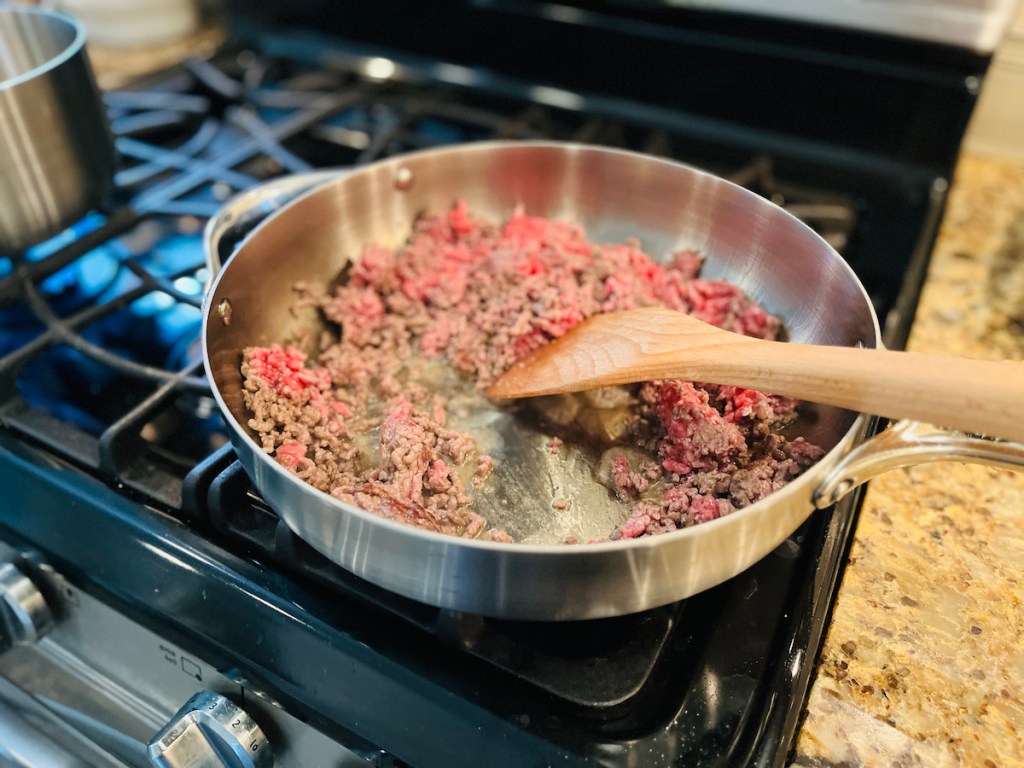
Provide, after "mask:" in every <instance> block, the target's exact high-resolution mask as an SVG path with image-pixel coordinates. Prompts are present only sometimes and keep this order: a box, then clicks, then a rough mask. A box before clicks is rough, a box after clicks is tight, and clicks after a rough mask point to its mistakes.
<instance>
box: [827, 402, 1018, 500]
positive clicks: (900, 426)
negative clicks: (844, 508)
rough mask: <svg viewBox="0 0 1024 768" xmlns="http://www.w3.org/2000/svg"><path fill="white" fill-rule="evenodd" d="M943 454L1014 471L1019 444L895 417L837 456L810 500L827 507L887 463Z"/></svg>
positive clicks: (889, 466) (910, 462) (914, 462)
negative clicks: (851, 448)
mask: <svg viewBox="0 0 1024 768" xmlns="http://www.w3.org/2000/svg"><path fill="white" fill-rule="evenodd" d="M949 460H958V461H965V462H968V463H970V464H984V465H986V466H989V467H997V468H999V469H1009V470H1011V471H1020V470H1021V469H1024V444H1021V443H1015V442H1011V441H1008V440H994V439H990V438H986V437H977V436H972V435H967V434H964V433H963V432H955V431H953V430H948V429H941V428H939V427H933V426H931V425H929V424H922V423H921V422H917V421H898V422H896V423H895V424H893V425H892V426H891V427H889V428H888V429H886V430H884V431H883V432H880V433H879V434H877V435H875V436H874V437H872V438H870V439H869V440H867V441H866V442H864V443H862V444H860V445H859V446H857V447H856V448H854V449H853V450H852V451H850V452H849V453H848V454H846V455H845V456H843V457H842V458H841V459H840V460H839V462H838V463H837V464H836V465H835V466H834V467H832V469H831V470H829V472H828V474H826V475H825V479H824V480H823V481H822V482H821V484H820V485H819V486H818V488H817V489H816V490H815V492H814V505H815V506H816V507H817V508H818V509H823V508H825V507H828V506H830V505H832V504H834V503H835V502H837V501H839V499H841V498H842V497H843V496H845V495H846V494H847V493H849V492H850V491H851V490H853V489H854V488H856V487H857V486H858V485H861V484H863V483H866V482H867V481H868V480H870V479H871V478H873V477H876V476H878V475H880V474H882V473H883V472H888V471H889V470H890V469H898V468H899V467H911V466H914V465H917V464H927V463H928V462H932V461H949Z"/></svg>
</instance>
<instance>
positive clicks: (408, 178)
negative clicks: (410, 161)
mask: <svg viewBox="0 0 1024 768" xmlns="http://www.w3.org/2000/svg"><path fill="white" fill-rule="evenodd" d="M415 181H416V177H415V176H413V174H412V171H411V170H409V169H408V168H406V167H405V166H403V167H401V168H399V169H398V170H397V171H395V189H397V190H398V191H399V192H405V191H406V190H408V189H412V185H413V182H415Z"/></svg>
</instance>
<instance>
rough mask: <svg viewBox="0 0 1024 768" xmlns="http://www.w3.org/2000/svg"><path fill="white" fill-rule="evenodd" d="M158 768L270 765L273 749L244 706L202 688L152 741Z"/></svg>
mask: <svg viewBox="0 0 1024 768" xmlns="http://www.w3.org/2000/svg"><path fill="white" fill-rule="evenodd" d="M149 761H150V763H151V764H152V765H154V766H158V768H271V766H273V764H274V754H273V750H271V748H270V744H269V743H268V742H267V738H266V736H264V735H263V731H262V730H261V729H260V727H259V726H258V725H256V723H255V722H254V721H253V719H252V718H251V717H249V715H248V713H247V712H245V710H243V709H242V708H240V707H238V706H236V705H235V704H233V703H232V702H230V701H228V700H227V699H225V698H224V697H223V696H220V695H218V694H216V693H211V692H210V691H200V692H199V693H197V694H196V695H195V696H193V697H192V698H191V699H189V700H188V701H187V702H185V706H183V707H182V708H181V709H179V710H178V712H177V714H176V715H175V716H174V717H173V718H172V719H171V722H170V723H168V724H167V725H166V726H165V727H164V728H163V729H162V730H161V731H160V732H159V733H158V734H157V735H156V736H154V737H153V740H152V741H150V742H149Z"/></svg>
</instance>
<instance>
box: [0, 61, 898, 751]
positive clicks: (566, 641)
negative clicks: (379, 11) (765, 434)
mask: <svg viewBox="0 0 1024 768" xmlns="http://www.w3.org/2000/svg"><path fill="white" fill-rule="evenodd" d="M271 48H272V46H271ZM261 50H263V51H264V52H263V53H255V52H253V51H252V50H248V49H234V50H231V51H229V52H227V53H224V54H221V55H219V56H218V57H216V58H215V59H214V60H212V61H210V62H207V61H189V62H186V63H185V64H183V65H182V66H180V67H177V68H175V69H174V70H172V71H170V72H167V73H162V74H161V75H159V76H156V77H154V78H151V79H149V80H147V81H145V82H143V83H140V84H139V85H138V86H137V87H136V88H133V89H130V90H125V91H118V92H113V93H109V94H107V96H106V98H107V104H108V108H109V112H110V115H111V120H112V126H113V129H114V131H115V133H116V135H117V148H118V150H119V153H120V156H121V159H122V165H121V169H120V170H119V172H118V174H117V178H116V182H117V192H116V195H115V196H114V198H113V200H112V201H111V205H110V208H109V209H108V210H104V211H99V212H95V213H93V214H90V215H89V216H87V217H86V218H85V219H83V220H82V221H81V222H79V223H78V224H76V225H75V226H74V227H72V228H71V229H70V230H69V231H68V232H66V233H63V234H62V235H59V236H58V237H56V238H54V239H53V240H51V241H49V242H47V243H44V244H42V245H40V246H37V247H35V248H32V249H30V250H29V251H27V252H25V253H22V254H18V255H15V256H12V257H3V258H2V259H0V323H2V324H3V326H4V327H5V328H6V329H8V333H6V334H5V335H4V337H3V339H2V340H0V423H2V424H3V426H4V427H5V428H6V430H8V431H9V432H10V433H12V434H17V435H18V436H19V437H20V438H21V439H23V440H24V441H26V442H27V443H31V444H34V445H36V446H41V447H43V448H45V450H46V451H48V452H50V453H52V454H53V455H54V456H56V457H59V458H60V459H62V460H64V461H66V462H69V463H70V464H72V465H73V466H75V467H77V468H78V469H79V470H82V471H84V472H87V473H89V474H91V475H93V476H96V477H98V478H100V479H101V480H103V481H104V482H106V483H107V484H109V485H110V486H112V487H114V488H117V489H119V490H120V492H122V493H123V494H125V495H126V496H129V497H131V498H134V499H136V500H138V501H139V502H141V503H143V504H146V505H147V506H149V507H151V508H155V509H158V510H160V511H162V512H165V513H167V514H170V515H172V516H173V517H176V518H178V519H180V520H183V521H184V522H186V523H188V524H189V525H191V526H193V527H194V528H195V529H196V530H198V531H200V532H204V533H206V534H208V535H210V536H211V537H212V538H214V539H215V540H216V541H218V542H221V543H223V544H224V546H225V547H227V548H229V549H231V550H232V551H234V552H236V553H238V554H241V555H242V556H245V557H248V558H251V559H254V560H258V561H261V562H266V561H269V562H272V563H274V564H275V565H274V566H272V567H275V568H282V569H284V570H285V571H287V572H290V573H293V574H297V575H299V576H300V577H302V578H304V579H305V580H307V581H308V582H309V583H311V584H315V585H318V588H322V589H324V590H328V591H329V593H330V594H331V595H332V596H333V595H337V596H338V598H339V599H343V600H351V601H352V604H353V606H354V610H371V611H374V612H375V613H378V614H381V615H387V616H389V617H394V618H395V619H396V620H397V621H399V622H401V623H402V624H403V625H404V626H412V627H414V628H415V630H416V631H418V632H421V633H422V634H423V635H424V636H427V637H430V638H432V642H438V643H441V644H444V645H446V646H447V647H454V648H456V649H458V650H459V651H460V652H461V653H463V654H466V655H468V656H471V657H473V658H475V659H477V660H479V661H482V662H483V663H484V664H485V665H487V668H488V669H492V670H497V674H499V675H504V676H506V677H508V678H509V679H512V680H515V681H518V683H521V684H523V685H524V686H525V689H526V690H527V691H528V692H527V693H526V694H524V695H526V696H530V697H535V698H537V700H538V701H545V702H554V703H551V704H550V706H552V707H555V708H557V709H559V711H563V710H564V714H565V716H566V717H567V718H570V719H571V718H582V720H585V721H588V722H600V724H599V725H592V726H579V729H580V730H579V732H578V733H577V732H575V731H574V732H573V733H576V735H575V736H572V737H571V738H574V739H579V738H592V739H600V738H603V737H604V736H605V735H607V734H610V733H617V734H619V735H620V736H623V735H629V734H632V733H641V732H645V733H652V732H654V731H656V730H659V729H661V728H662V727H667V726H668V725H669V724H672V723H678V722H682V721H684V720H685V722H686V724H687V728H689V729H691V731H692V734H696V735H695V736H693V744H692V748H691V749H689V753H690V754H691V755H692V756H698V755H701V756H705V757H707V756H710V755H719V756H720V757H721V756H722V755H726V757H728V755H733V756H735V755H736V754H739V752H737V750H739V751H741V752H743V754H746V755H752V754H754V752H756V751H757V750H764V751H765V754H770V753H771V752H772V751H773V750H774V749H775V748H776V746H777V744H778V743H780V741H784V739H785V738H789V737H791V735H792V733H793V729H794V728H795V718H796V716H797V714H798V712H799V706H800V702H801V701H802V696H803V691H804V690H805V688H806V684H807V680H808V677H809V674H810V669H811V665H810V664H807V663H805V659H804V658H803V653H804V652H805V650H806V649H807V648H808V647H816V643H817V640H818V638H819V637H820V632H821V630H822V626H823V624H824V621H825V615H826V614H827V611H828V605H829V601H830V595H831V591H832V587H833V585H834V582H835V579H836V578H837V574H838V572H839V569H840V565H839V564H840V562H841V553H842V550H843V547H844V546H845V542H846V540H847V535H848V532H849V527H850V525H851V523H852V520H853V517H854V511H853V510H854V508H855V501H854V499H853V498H852V497H851V498H850V499H848V501H847V502H845V503H844V505H843V506H842V507H840V508H837V509H835V510H833V511H832V512H830V513H826V514H821V515H816V516H815V517H814V518H813V519H812V521H810V522H809V523H808V524H807V525H805V526H804V527H803V528H802V529H801V530H800V531H798V532H797V533H796V534H794V536H793V537H792V538H791V539H790V540H789V541H787V542H786V543H785V544H784V545H783V547H781V548H780V549H779V550H778V551H777V552H776V553H774V554H773V555H771V556H769V558H767V559H766V560H765V561H764V562H762V563H759V564H758V565H756V566H754V567H753V568H752V569H750V570H749V571H747V572H745V573H744V574H742V575H741V576H740V577H737V578H736V579H734V580H732V581H731V582H729V583H727V584H725V585H722V586H721V587H719V588H717V589H716V590H713V591H711V592H708V593H705V594H704V595H700V596H698V597H696V598H693V599H691V600H687V601H684V602H682V603H679V604H676V605H672V606H667V607H664V608H661V609H656V610H654V611H648V612H646V613H644V614H639V615H637V616H631V617H622V618H620V619H613V620H607V621H602V622H596V623H595V622H585V623H582V624H566V625H558V626H557V627H556V626H553V625H546V624H531V623H525V622H498V621H490V620H485V619H481V618H480V617H475V616H465V615H461V614H455V613H452V612H447V611H438V610H436V609H432V608H428V607H426V606H423V605H420V604H418V603H414V602H412V601H409V600H405V599H404V598H400V597H397V596H395V595H392V594H390V593H387V592H385V591H384V590H380V589H377V588H375V587H373V586H372V585H369V584H366V583H365V582H362V581H360V580H358V579H356V578H355V577H352V576H350V575H349V574H347V573H346V572H344V571H342V570H340V569H339V568H337V567H335V566H334V565H333V564H331V563H329V562H327V561H326V560H325V559H324V558H322V557H321V556H320V555H318V554H317V553H315V552H313V551H312V550H311V549H309V547H307V546H306V545H305V544H303V543H302V542H301V541H299V540H298V539H296V537H295V536H294V535H292V534H291V533H290V531H289V530H288V529H287V528H286V527H285V526H284V525H283V524H282V523H281V521H280V520H279V519H278V517H277V515H276V514H274V512H273V511H272V510H270V509H269V508H268V507H267V505H266V504H265V503H264V502H263V501H262V500H261V499H260V498H259V497H258V495H257V494H255V492H254V491H253V490H252V487H251V484H250V483H249V480H248V478H247V477H246V476H245V474H244V473H243V472H242V471H241V468H240V465H239V464H237V462H235V461H234V455H233V453H232V452H231V450H230V448H229V447H227V445H226V436H225V433H224V429H223V424H222V422H221V418H220V415H219V413H218V412H217V409H216V407H215V403H214V400H213V398H212V396H211V393H210V389H209V385H208V383H207V381H206V379H205V376H204V374H203V371H202V365H201V359H200V358H201V353H200V342H199V332H200V323H201V313H200V308H201V301H202V292H203V286H204V285H205V283H206V282H207V281H208V280H209V278H210V273H209V270H208V268H207V266H206V263H205V258H204V253H203V244H202V226H203V223H204V220H205V219H206V218H207V217H209V216H211V215H212V214H213V213H214V212H216V211H217V210H218V208H219V207H220V206H221V205H222V204H223V202H224V201H225V200H227V199H228V198H229V197H230V196H231V195H233V194H234V193H236V192H238V191H242V190H245V189H248V188H251V187H253V186H254V185H256V184H258V183H259V181H260V180H261V179H264V178H267V177H270V176H274V175H277V174H281V173H287V172H302V171H306V170H310V169H311V168H314V167H316V168H321V167H335V166H339V167H340V166H350V165H359V164H363V163H367V162H371V161H373V160H375V159H377V158H380V157H386V156H390V155H393V154H396V153H400V152H405V151H409V150H413V149H420V148H424V147H430V146H438V145H443V144H447V143H452V142H462V141H475V140H482V139H492V138H505V139H516V138H554V139H562V140H571V141H579V142H591V143H599V144H605V145H610V146H617V147H626V148H630V149H634V150H638V151H642V152H647V153H652V154H658V155H664V156H669V157H675V158H678V159H682V160H683V161H687V162H693V163H694V164H698V165H702V166H704V167H706V168H708V169H709V170H712V171H714V172H716V173H719V174H720V175H725V176H728V177H731V178H733V179H734V180H735V181H736V182H737V183H740V184H743V185H745V186H749V187H751V188H752V189H754V190H756V191H757V192H759V193H760V194H763V195H765V196H768V197H770V198H772V199H773V200H775V201H776V202H778V203H780V204H783V205H786V206H787V207H789V208H790V209H791V210H792V211H793V212H794V213H796V214H797V215H799V216H801V217H802V218H803V219H804V220H805V221H807V223H808V224H810V225H811V226H812V227H814V228H816V229H817V230H818V231H819V232H821V234H822V235H823V236H824V237H825V238H826V239H827V240H828V241H829V242H831V243H832V244H833V245H834V246H835V247H836V248H837V249H840V250H842V251H843V252H844V254H845V255H846V256H847V257H848V259H849V260H850V261H851V262H852V263H853V265H854V267H855V268H856V265H857V259H858V251H859V250H860V247H861V244H860V240H861V238H862V232H863V231H865V230H868V229H870V227H868V226H866V225H865V222H870V221H871V219H870V217H871V216H872V215H873V212H874V211H875V210H876V209H875V208H872V207H871V206H869V205H866V203H865V201H864V199H863V196H862V195H861V194H859V193H858V194H856V195H854V194H852V193H847V192H844V191H842V187H840V188H839V191H836V189H833V188H831V187H829V186H828V185H822V184H818V183H817V182H818V181H819V180H820V179H822V178H827V176H828V175H827V174H824V175H822V174H811V177H812V178H813V179H814V180H815V183H804V182H803V181H794V182H790V181H789V177H788V176H787V175H786V174H787V173H788V172H789V169H799V167H800V166H799V164H793V163H792V162H790V161H787V160H784V159H780V158H773V157H766V156H758V155H753V156H752V155H750V154H749V153H747V152H738V151H736V150H732V149H730V148H728V147H711V146H708V145H707V143H706V142H703V143H701V142H697V141H690V140H688V138H687V136H686V135H685V133H682V132H678V131H674V130H673V129H672V127H671V126H670V125H669V126H666V125H662V124H649V123H647V122H644V119H643V116H644V114H646V113H643V112H642V111H641V112H640V113H639V114H640V116H639V117H638V116H636V115H632V114H604V113H603V112H602V109H601V105H600V104H591V103H590V102H589V101H588V100H587V99H583V98H578V97H576V96H574V95H573V94H568V93H565V92H562V91H557V90H555V89H544V88H541V87H538V86H529V85H523V84H517V83H515V82H512V81H507V80H500V79H498V78H494V77H490V78H481V77H479V73H473V72H470V71H468V70H465V71H464V70H462V69H461V68H449V69H445V68H444V66H445V65H441V64H435V65H433V70H434V71H435V72H440V73H442V74H444V77H443V78H440V79H439V78H431V77H429V76H427V75H425V74H424V73H423V72H422V71H421V70H420V69H417V68H416V67H411V66H410V67H405V66H403V65H402V64H400V63H398V62H395V61H393V60H391V59H388V58H384V57H377V56H370V57H366V56H359V57H353V56H347V57H345V56H337V55H335V56H331V57H323V56H319V57H314V58H315V60H313V61H311V60H310V58H309V54H308V51H306V50H305V49H304V50H303V52H301V53H300V52H296V51H292V52H291V53H289V52H288V50H287V49H278V50H274V53H273V55H267V54H266V47H264V48H261ZM442 81H443V82H442ZM605 111H606V112H607V110H605ZM654 123H658V121H654ZM797 178H798V179H802V178H803V177H802V176H800V175H799V174H798V175H797ZM883 231H884V228H883ZM865 263H866V265H867V268H866V270H865V271H866V273H868V274H869V275H870V274H872V273H873V271H874V268H873V267H872V264H871V262H870V260H869V261H867V262H865ZM904 267H905V264H900V263H896V264H892V265H889V266H888V269H887V271H885V272H884V273H883V274H884V278H883V279H880V280H878V281H876V283H875V284H873V285H869V291H870V292H871V294H872V296H873V297H875V298H876V304H877V305H878V308H879V310H880V311H881V312H882V313H883V314H884V313H885V312H886V311H888V309H889V308H890V307H891V306H892V304H893V301H894V299H895V295H896V291H897V288H894V287H893V286H894V285H895V286H898V285H899V282H900V275H901V274H902V272H901V270H902V269H904ZM755 595H756V598H754V596H755ZM752 598H754V599H752ZM794 606H801V608H800V609H799V610H796V611H794V610H793V607H794ZM423 674H429V669H427V670H424V671H423ZM754 711H760V712H762V713H763V722H762V723H761V724H759V725H757V726H754V725H751V724H750V723H751V722H752V721H751V719H750V715H749V714H745V713H750V712H754ZM588 729H590V730H588ZM580 733H582V734H584V735H583V736H580V735H579V734H580ZM587 733H589V734H590V736H589V737H587V736H586V734H587ZM787 733H788V734H789V736H785V734H787ZM566 738H570V737H569V736H567V737H566ZM723 745H725V746H724V747H723ZM730 745H731V746H730ZM743 750H746V751H745V752H744V751H743ZM729 759H732V758H729Z"/></svg>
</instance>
